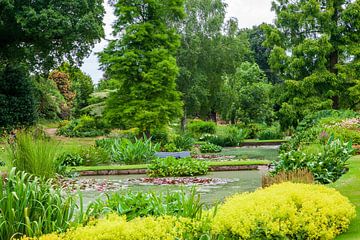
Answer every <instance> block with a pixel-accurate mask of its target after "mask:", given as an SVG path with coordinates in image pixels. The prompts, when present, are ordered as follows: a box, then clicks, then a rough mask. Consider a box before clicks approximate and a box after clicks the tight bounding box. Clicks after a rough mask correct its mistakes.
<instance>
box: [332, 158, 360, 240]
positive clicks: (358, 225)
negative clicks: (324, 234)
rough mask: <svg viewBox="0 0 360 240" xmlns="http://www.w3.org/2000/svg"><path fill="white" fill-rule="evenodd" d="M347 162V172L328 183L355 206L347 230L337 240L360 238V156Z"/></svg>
mask: <svg viewBox="0 0 360 240" xmlns="http://www.w3.org/2000/svg"><path fill="white" fill-rule="evenodd" d="M349 164H350V165H349V167H350V170H349V172H348V173H346V174H345V175H344V176H342V177H341V178H340V179H339V180H338V181H337V182H335V183H333V184H331V185H330V186H331V187H334V188H336V189H337V190H338V191H339V192H341V194H343V195H344V196H346V197H348V198H349V200H350V201H351V202H352V203H353V204H354V205H355V206H356V218H355V219H354V220H353V221H352V222H351V224H350V228H349V230H348V231H347V232H345V233H344V234H341V235H340V236H339V237H337V238H336V239H339V240H359V239H360V156H355V157H352V158H351V159H350V160H349Z"/></svg>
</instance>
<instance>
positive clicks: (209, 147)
mask: <svg viewBox="0 0 360 240" xmlns="http://www.w3.org/2000/svg"><path fill="white" fill-rule="evenodd" d="M222 149H223V148H222V147H221V146H218V145H215V144H212V143H208V142H206V143H205V144H203V145H201V146H200V152H201V153H218V152H221V151H222Z"/></svg>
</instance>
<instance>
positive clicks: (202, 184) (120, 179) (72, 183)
mask: <svg viewBox="0 0 360 240" xmlns="http://www.w3.org/2000/svg"><path fill="white" fill-rule="evenodd" d="M265 171H266V170H242V171H223V172H210V173H209V174H207V175H206V176H201V177H185V178H184V177H178V178H155V179H154V178H148V177H147V176H146V175H142V174H137V175H131V174H130V175H107V176H81V177H77V178H75V179H69V180H64V181H63V183H62V184H63V185H64V186H65V187H67V188H69V189H72V190H73V191H77V189H80V191H81V192H82V196H83V200H84V204H85V205H88V204H89V203H90V202H91V201H93V200H95V199H96V198H98V197H101V196H102V197H105V194H106V193H110V194H111V192H116V191H133V192H139V191H141V192H157V193H166V192H167V191H181V190H182V189H186V188H191V187H193V186H195V187H196V190H197V192H198V193H200V195H201V199H202V201H203V202H204V203H205V204H207V205H212V204H214V203H216V202H219V201H222V200H223V199H224V198H225V197H227V196H230V195H233V194H235V193H241V192H249V191H254V190H255V189H257V188H259V187H261V177H262V175H263V174H265Z"/></svg>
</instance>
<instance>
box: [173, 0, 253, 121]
mask: <svg viewBox="0 0 360 240" xmlns="http://www.w3.org/2000/svg"><path fill="white" fill-rule="evenodd" d="M185 12H186V18H185V19H184V20H183V21H182V22H181V23H180V24H179V26H178V27H177V28H178V29H179V34H181V47H180V49H179V51H178V53H177V61H178V64H179V67H180V75H179V77H178V79H177V84H178V88H179V90H180V91H181V92H182V93H183V100H184V113H185V117H186V116H190V117H194V116H197V117H202V118H212V119H214V120H215V118H216V112H217V111H218V110H219V89H220V87H221V85H222V84H223V80H222V76H223V75H224V74H225V73H228V74H232V73H235V70H236V67H238V65H239V64H240V62H242V61H245V60H248V61H250V60H251V56H250V55H251V53H250V48H249V42H248V39H247V36H246V35H244V34H239V32H238V25H237V20H236V19H234V18H231V19H229V21H227V22H225V14H226V4H225V2H224V1H223V0H186V2H185Z"/></svg>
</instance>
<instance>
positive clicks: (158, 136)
mask: <svg viewBox="0 0 360 240" xmlns="http://www.w3.org/2000/svg"><path fill="white" fill-rule="evenodd" d="M151 141H153V142H154V143H159V144H160V145H161V146H163V145H165V144H167V143H168V142H169V134H168V132H167V131H166V130H165V129H155V130H154V131H153V132H152V134H151Z"/></svg>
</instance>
